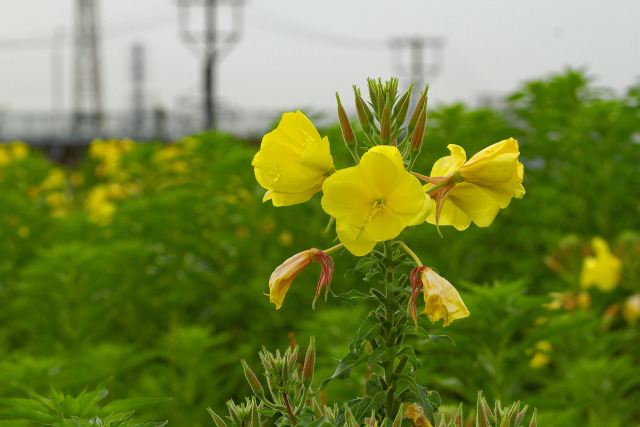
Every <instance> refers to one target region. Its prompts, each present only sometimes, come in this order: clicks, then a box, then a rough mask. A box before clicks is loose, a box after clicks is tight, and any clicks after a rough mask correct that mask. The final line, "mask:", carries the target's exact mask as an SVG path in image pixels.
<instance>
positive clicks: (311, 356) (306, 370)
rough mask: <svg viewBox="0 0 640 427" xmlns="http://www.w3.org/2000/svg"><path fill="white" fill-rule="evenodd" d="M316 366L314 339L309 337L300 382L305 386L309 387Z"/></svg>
mask: <svg viewBox="0 0 640 427" xmlns="http://www.w3.org/2000/svg"><path fill="white" fill-rule="evenodd" d="M315 364H316V338H315V337H311V342H310V343H309V348H307V354H306V356H305V358H304V365H303V366H302V382H303V384H304V385H305V386H307V387H308V386H310V385H311V381H312V380H313V370H314V367H315Z"/></svg>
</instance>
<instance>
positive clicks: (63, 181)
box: [40, 168, 67, 190]
mask: <svg viewBox="0 0 640 427" xmlns="http://www.w3.org/2000/svg"><path fill="white" fill-rule="evenodd" d="M66 186H67V174H66V172H65V171H64V170H63V169H61V168H53V169H51V170H50V171H49V174H48V175H47V177H46V178H45V179H44V181H42V184H40V188H41V189H42V190H60V189H64V188H65V187H66Z"/></svg>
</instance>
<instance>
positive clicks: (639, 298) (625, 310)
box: [622, 294, 640, 324]
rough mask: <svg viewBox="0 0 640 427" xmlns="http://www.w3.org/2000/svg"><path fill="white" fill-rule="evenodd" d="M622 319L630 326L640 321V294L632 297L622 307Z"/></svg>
mask: <svg viewBox="0 0 640 427" xmlns="http://www.w3.org/2000/svg"><path fill="white" fill-rule="evenodd" d="M622 317H624V320H626V321H627V323H629V324H633V323H635V322H637V321H638V319H640V294H635V295H631V296H630V297H629V299H627V301H625V303H624V306H623V307H622Z"/></svg>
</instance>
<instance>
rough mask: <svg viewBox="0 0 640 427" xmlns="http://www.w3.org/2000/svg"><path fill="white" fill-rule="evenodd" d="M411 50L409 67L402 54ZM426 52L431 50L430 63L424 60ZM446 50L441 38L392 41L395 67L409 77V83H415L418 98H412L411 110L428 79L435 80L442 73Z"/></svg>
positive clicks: (398, 39) (411, 38)
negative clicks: (444, 51)
mask: <svg viewBox="0 0 640 427" xmlns="http://www.w3.org/2000/svg"><path fill="white" fill-rule="evenodd" d="M405 49H408V50H409V66H406V65H404V64H403V63H404V62H405V61H404V60H405V59H406V58H403V55H402V52H403V51H404V50H405ZM425 50H430V51H431V55H430V59H431V61H430V63H426V62H425V60H424V52H425ZM443 50H444V40H443V39H442V38H441V37H402V38H395V39H392V40H391V51H392V54H393V55H395V57H394V58H393V59H392V62H393V65H394V66H395V68H396V69H397V73H398V74H400V75H404V76H408V77H409V81H410V82H413V83H414V88H415V89H416V90H417V92H415V93H417V94H418V96H413V97H412V102H411V109H413V108H414V107H415V104H414V102H417V100H418V98H420V91H421V90H423V89H424V87H425V84H426V78H427V77H429V78H431V79H434V78H436V77H437V76H438V74H440V72H441V71H442V63H443V62H444V58H443Z"/></svg>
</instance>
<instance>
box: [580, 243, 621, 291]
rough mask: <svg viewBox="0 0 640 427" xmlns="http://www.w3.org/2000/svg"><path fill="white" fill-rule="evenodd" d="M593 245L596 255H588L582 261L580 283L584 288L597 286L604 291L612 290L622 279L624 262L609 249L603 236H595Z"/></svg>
mask: <svg viewBox="0 0 640 427" xmlns="http://www.w3.org/2000/svg"><path fill="white" fill-rule="evenodd" d="M591 246H592V247H593V251H594V252H595V257H593V256H590V257H586V258H585V259H584V260H583V262H582V273H581V274H580V285H581V286H582V287H583V288H589V287H591V286H594V285H595V286H597V287H598V289H600V290H601V291H602V292H610V291H612V290H613V289H614V288H615V287H616V285H617V284H618V282H619V281H620V275H621V273H622V262H621V261H620V259H619V258H618V257H617V256H615V255H613V254H612V253H611V251H610V250H609V245H608V244H607V242H606V241H605V240H604V239H602V238H601V237H594V238H593V240H592V241H591Z"/></svg>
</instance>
